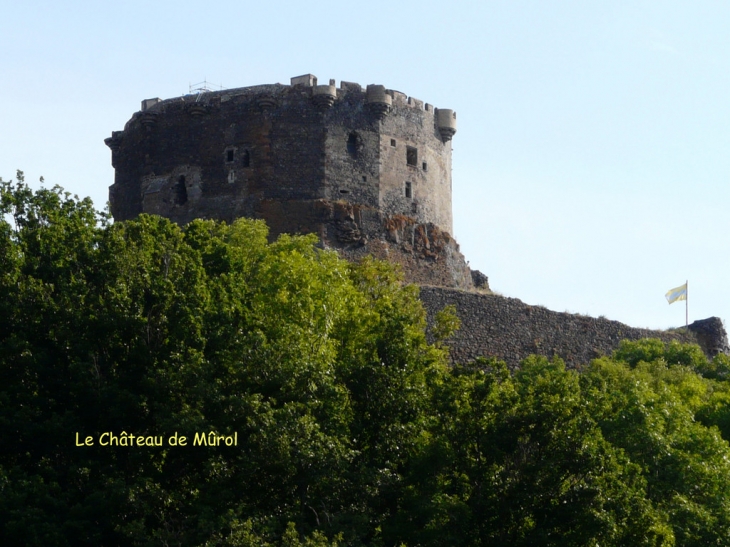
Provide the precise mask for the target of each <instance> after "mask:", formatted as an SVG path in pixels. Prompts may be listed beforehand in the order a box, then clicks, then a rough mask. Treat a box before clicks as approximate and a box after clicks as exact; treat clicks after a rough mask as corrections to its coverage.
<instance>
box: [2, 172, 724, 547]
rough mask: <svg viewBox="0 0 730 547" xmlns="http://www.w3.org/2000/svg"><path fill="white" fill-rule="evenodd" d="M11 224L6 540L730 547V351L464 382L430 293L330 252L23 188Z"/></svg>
mask: <svg viewBox="0 0 730 547" xmlns="http://www.w3.org/2000/svg"><path fill="white" fill-rule="evenodd" d="M0 213H2V215H1V217H2V220H0V444H1V445H2V446H3V447H4V448H3V450H2V451H0V538H2V539H4V540H5V543H6V544H14V545H69V546H70V545H74V546H75V545H185V546H187V545H206V546H254V545H255V546H271V547H274V546H277V547H278V546H286V547H296V546H306V547H335V546H345V545H348V546H365V545H367V546H373V547H378V546H382V547H385V546H388V547H390V546H396V547H397V546H405V547H416V546H434V547H435V546H465V547H466V546H469V547H471V546H482V545H484V546H490V545H494V546H503V545H517V546H519V545H525V546H527V545H545V546H548V545H555V546H558V545H559V546H573V545H575V546H579V545H580V546H598V545H601V546H606V545H616V546H619V545H646V546H657V547H659V546H667V547H668V546H673V545H676V546H695V545H696V546H700V545H702V546H705V545H723V544H727V543H728V542H729V541H730V448H729V447H728V443H727V439H730V410H728V409H730V406H729V405H728V402H729V401H730V389H729V388H728V383H727V381H726V379H727V372H728V370H730V360H728V358H727V357H726V356H718V357H717V358H715V359H714V360H712V361H710V360H708V359H707V358H706V357H705V356H704V354H703V353H702V352H701V351H700V350H699V348H697V347H696V346H687V345H680V344H676V343H673V344H669V345H665V344H663V343H662V342H659V341H655V340H645V341H640V342H632V343H629V342H624V343H622V345H621V347H620V348H619V350H617V352H616V353H615V354H614V355H613V356H612V357H610V358H608V357H606V358H601V359H598V360H595V361H593V362H592V363H590V364H588V365H587V366H586V367H585V369H584V371H583V372H582V373H580V374H578V373H576V372H575V371H571V370H566V369H565V367H564V365H563V363H562V361H560V360H559V359H557V358H553V359H548V358H546V357H542V356H533V357H530V358H528V359H526V360H525V361H524V362H523V363H522V365H521V368H520V370H519V371H518V372H516V373H514V374H511V373H510V372H509V371H508V370H507V368H506V366H505V365H504V363H501V362H499V361H496V360H487V359H482V360H478V361H477V362H475V363H461V364H454V365H453V366H447V351H448V349H447V348H446V346H445V345H444V344H443V343H442V342H437V343H436V344H435V345H430V344H429V343H428V342H427V339H426V335H425V330H426V323H425V314H424V312H423V309H422V307H421V305H420V302H419V300H418V291H417V288H415V287H413V286H407V285H404V284H403V283H402V281H401V278H400V277H399V275H398V274H397V272H395V271H394V270H393V268H392V267H391V266H389V265H387V264H384V263H381V262H377V261H374V260H365V261H363V262H361V263H359V264H350V263H348V262H345V261H343V260H341V259H340V258H338V256H337V255H336V254H335V253H334V252H331V251H327V250H324V249H321V248H319V247H318V245H317V241H316V238H314V237H313V236H281V237H280V238H278V239H277V240H276V241H273V242H270V241H269V240H268V237H267V235H268V234H267V229H266V226H265V225H264V224H263V223H262V222H260V221H252V220H245V219H241V220H238V221H236V222H234V223H233V224H230V225H227V224H223V223H218V222H213V221H203V220H197V221H194V222H192V223H190V224H188V225H187V226H185V227H179V226H177V225H175V224H172V223H171V222H169V221H168V220H166V219H163V218H160V217H153V216H147V215H141V216H140V217H139V218H138V219H136V220H133V221H128V222H124V223H110V222H109V220H108V218H107V217H106V216H105V215H103V214H100V213H98V212H97V211H95V210H94V207H93V204H91V203H90V201H88V200H79V199H78V198H76V197H72V196H70V195H69V194H67V193H65V192H63V191H62V190H61V189H60V188H53V189H47V188H44V189H41V190H38V191H35V192H34V191H31V190H30V189H29V188H28V186H26V185H25V183H24V181H23V179H22V176H19V177H18V180H17V182H2V181H0ZM454 328H458V322H457V321H455V320H454V314H453V310H449V309H446V310H445V311H444V312H443V313H442V314H440V315H439V319H438V323H437V324H436V325H435V326H434V327H433V334H434V335H435V336H436V338H437V339H438V340H443V339H446V338H447V337H448V335H449V333H450V332H451V331H452V330H453V329H454ZM182 437H185V440H182Z"/></svg>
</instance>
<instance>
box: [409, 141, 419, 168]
mask: <svg viewBox="0 0 730 547" xmlns="http://www.w3.org/2000/svg"><path fill="white" fill-rule="evenodd" d="M406 163H407V164H408V165H414V166H415V165H418V148H413V147H412V146H406Z"/></svg>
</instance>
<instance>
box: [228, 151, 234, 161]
mask: <svg viewBox="0 0 730 547" xmlns="http://www.w3.org/2000/svg"><path fill="white" fill-rule="evenodd" d="M234 155H235V151H234V150H226V161H227V162H228V163H231V162H232V161H233V158H234Z"/></svg>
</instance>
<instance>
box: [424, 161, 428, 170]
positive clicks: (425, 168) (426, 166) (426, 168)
mask: <svg viewBox="0 0 730 547" xmlns="http://www.w3.org/2000/svg"><path fill="white" fill-rule="evenodd" d="M423 170H424V171H428V164H427V163H426V162H425V161H424V162H423Z"/></svg>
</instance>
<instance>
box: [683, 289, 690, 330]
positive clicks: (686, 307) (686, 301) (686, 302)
mask: <svg viewBox="0 0 730 547" xmlns="http://www.w3.org/2000/svg"><path fill="white" fill-rule="evenodd" d="M684 286H685V287H686V288H685V293H684V328H685V329H689V279H687V280H686V281H685V282H684Z"/></svg>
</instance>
